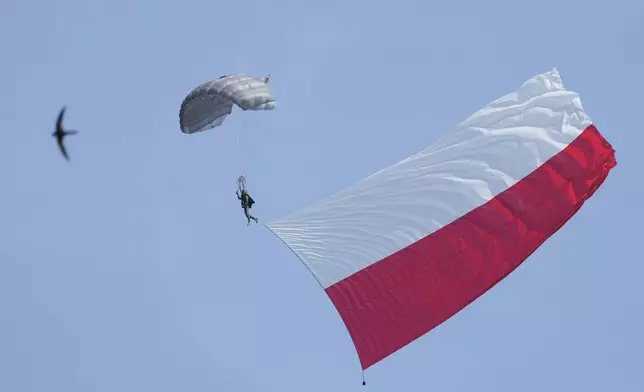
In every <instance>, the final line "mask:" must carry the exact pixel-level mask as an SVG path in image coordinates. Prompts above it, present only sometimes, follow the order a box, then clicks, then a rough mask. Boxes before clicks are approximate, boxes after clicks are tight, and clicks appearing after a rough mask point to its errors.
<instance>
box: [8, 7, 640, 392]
mask: <svg viewBox="0 0 644 392" xmlns="http://www.w3.org/2000/svg"><path fill="white" fill-rule="evenodd" d="M447 4H448V2H439V3H437V2H429V1H407V0H400V1H397V2H393V3H392V2H375V1H366V0H360V1H352V2H346V3H344V2H342V1H326V2H310V4H309V3H307V2H303V1H295V0H292V1H273V2H260V1H245V2H233V1H230V2H213V1H204V0H186V1H182V2H179V1H176V2H169V1H165V2H161V1H151V0H148V1H119V0H112V1H109V2H108V1H86V0H73V1H72V0H57V1H44V0H38V1H24V2H19V1H16V0H5V1H4V2H3V3H2V12H1V13H0V44H1V47H2V57H1V58H2V62H1V63H0V64H1V65H0V66H1V67H2V72H0V87H1V91H0V125H1V127H2V130H3V142H2V143H0V175H1V177H0V178H1V179H2V187H1V188H0V189H1V191H2V193H1V194H2V198H1V199H0V200H2V204H0V391H7V392H23V391H25V392H27V391H29V392H30V391H34V392H36V391H38V392H40V391H45V390H46V391H49V392H55V391H65V392H76V391H78V392H80V391H83V392H86V391H106V392H107V391H109V392H112V391H116V390H118V391H122V392H129V391H137V392H139V391H155V392H165V391H259V390H261V391H280V392H285V391H302V390H306V391H358V390H366V389H364V388H363V387H362V386H361V385H360V384H361V373H360V366H359V362H358V359H357V356H356V354H355V350H354V348H353V345H352V342H351V340H350V338H349V335H348V333H347V331H346V329H345V328H344V325H343V324H342V321H341V319H340V318H339V316H338V314H337V312H336V311H335V309H334V308H333V306H332V304H331V302H330V301H329V300H328V298H327V297H326V295H325V294H324V292H323V291H322V290H321V289H320V287H319V286H318V285H317V283H316V282H315V279H314V278H313V276H311V275H310V274H309V272H308V271H307V270H306V268H305V267H304V266H303V265H302V264H301V263H299V261H298V260H297V259H296V258H295V257H294V256H293V255H292V254H291V253H290V252H289V251H288V249H287V248H286V247H284V246H283V245H282V244H281V243H280V242H279V240H278V239H276V238H275V237H273V236H272V235H271V234H270V232H269V231H268V230H266V229H264V228H262V227H261V226H251V227H250V228H248V227H246V222H245V218H244V216H243V212H242V210H241V209H240V208H239V204H238V201H237V199H236V197H235V194H234V191H235V179H236V178H237V176H238V175H239V170H238V169H237V167H236V162H237V160H236V155H235V151H236V139H235V135H236V133H235V132H241V134H242V138H241V165H242V167H243V168H244V170H245V174H246V176H247V178H248V182H249V187H250V189H251V191H252V194H253V197H254V198H255V200H256V201H257V204H256V205H255V208H254V211H255V212H256V213H257V215H258V216H259V218H260V220H261V221H269V220H271V219H275V218H278V217H280V216H282V215H283V214H286V213H288V212H291V211H294V210H296V209H298V208H300V207H303V206H305V205H308V204H310V203H313V202H315V201H317V200H319V199H321V198H323V197H325V196H327V195H330V194H332V193H335V192H337V191H339V190H341V189H343V188H345V187H346V186H349V185H350V184H352V183H354V182H356V181H358V180H359V179H361V178H363V177H365V176H367V175H369V174H371V173H373V172H374V171H377V170H379V169H381V168H383V167H386V166H388V165H390V164H392V163H394V162H396V161H398V160H400V159H402V158H404V157H406V156H408V155H410V154H412V153H415V152H417V151H419V150H421V149H423V148H424V147H425V146H427V145H428V144H430V143H432V142H433V141H434V140H436V139H437V138H438V137H440V136H441V135H442V134H443V133H445V132H447V131H448V130H450V129H451V128H452V127H453V126H454V125H456V124H457V123H458V122H460V121H461V120H463V119H464V118H466V117H467V116H469V115H470V114H471V113H472V112H474V111H475V110H477V109H478V108H480V107H481V106H483V105H485V104H486V103H488V102H489V101H491V100H493V99H496V98H497V97H499V96H501V95H503V94H505V93H507V92H509V91H512V90H513V89H515V88H517V87H518V86H519V85H520V84H521V83H523V82H524V81H525V80H526V79H528V78H530V77H532V76H534V75H535V74H537V73H541V72H545V71H548V70H549V69H551V68H552V67H557V68H558V69H559V71H560V72H561V76H562V78H563V80H564V83H565V85H566V87H567V88H569V89H571V90H574V91H576V92H578V93H579V94H580V95H581V98H582V102H583V104H584V107H585V109H586V110H587V112H588V113H589V115H590V116H591V118H592V119H593V120H594V122H595V124H596V125H597V126H598V128H599V129H600V131H601V132H602V134H603V135H604V136H605V137H606V138H607V139H608V140H609V141H610V142H611V143H612V144H613V146H614V147H615V148H616V150H617V160H618V166H617V167H616V168H615V169H614V170H613V172H612V173H611V174H610V176H609V178H608V180H607V181H606V182H605V183H604V186H603V187H602V188H601V189H600V190H599V191H598V192H597V193H596V194H595V196H594V197H593V198H592V199H591V200H590V201H589V202H588V203H587V204H586V205H585V206H584V207H583V208H582V210H581V211H580V212H579V213H578V215H576V216H575V217H574V218H573V219H572V220H571V221H570V222H569V223H568V224H567V225H566V226H564V228H563V229H562V230H560V231H559V232H558V233H557V234H556V235H555V236H554V237H552V238H551V239H550V240H549V241H548V242H547V243H546V244H545V245H544V246H543V247H541V248H540V249H539V250H538V251H537V252H536V253H534V254H533V255H532V257H531V258H530V259H528V261H527V262H526V263H524V264H523V266H521V267H520V268H519V269H518V270H516V271H515V272H514V273H513V274H512V275H510V276H509V277H508V278H507V279H505V280H504V281H503V282H501V283H500V284H499V285H497V286H496V287H495V288H493V289H492V290H491V291H489V292H488V293H487V294H486V295H484V296H483V297H481V298H479V300H477V301H476V302H474V303H473V304H472V305H471V306H469V307H467V308H466V309H465V310H463V311H462V312H460V313H459V314H457V315H456V316H454V317H453V318H451V319H450V320H448V321H447V322H446V323H444V324H442V325H441V326H439V327H438V328H436V329H435V330H434V331H432V332H430V333H429V334H427V335H425V336H424V337H422V338H421V339H419V340H417V341H416V342H414V343H413V344H411V345H409V346H407V347H406V348H404V349H402V350H400V351H399V352H398V353H396V354H394V355H392V356H390V357H389V358H387V359H385V360H384V361H382V362H380V363H379V364H376V365H375V366H374V367H372V368H370V369H368V370H367V372H366V378H367V382H368V384H367V388H368V390H371V391H393V390H396V391H397V390H400V391H427V390H440V391H494V392H504V391H511V392H515V391H522V392H529V391H535V392H542V391H544V390H550V391H553V390H554V391H569V390H580V391H582V390H583V391H588V392H590V391H602V392H604V391H610V390H613V391H620V392H630V391H642V390H644V376H642V373H641V368H642V351H643V349H644V337H642V333H641V331H643V330H644V316H643V313H642V309H644V292H643V289H642V288H641V287H642V286H641V278H640V276H641V275H642V273H644V267H643V264H642V262H641V261H642V256H641V250H640V246H639V244H640V243H641V237H640V233H641V225H640V222H641V221H642V219H643V218H644V214H643V211H642V206H641V205H642V204H641V200H642V198H643V197H644V186H642V184H641V178H642V176H641V167H642V163H641V153H638V150H639V145H640V144H642V143H643V142H644V137H643V136H642V133H641V131H640V130H639V126H640V120H638V118H639V116H640V112H641V104H642V97H641V94H640V91H642V90H643V89H644V77H643V76H642V73H641V70H642V69H643V68H644V54H643V53H644V52H643V51H642V42H643V41H644V25H643V24H642V23H641V21H642V20H643V17H644V3H641V2H636V1H612V2H609V3H607V2H596V3H594V4H595V5H593V4H591V2H588V1H568V2H565V3H563V2H559V1H554V0H553V1H541V2H532V3H520V2H516V1H485V2H474V1H470V2H458V3H457V2H454V3H452V4H451V5H447ZM232 72H243V73H247V74H252V75H256V76H263V75H265V74H267V73H269V72H270V73H271V75H272V79H271V85H272V87H273V89H274V91H275V93H276V95H277V97H278V100H279V101H278V105H279V106H278V109H277V110H275V111H273V112H270V113H266V112H264V113H250V114H249V115H246V114H247V113H243V114H242V113H239V112H237V113H234V115H233V116H231V117H229V118H228V119H227V120H226V124H225V126H224V127H222V128H219V129H218V130H217V131H214V132H209V133H207V134H200V135H192V136H188V135H184V134H182V133H181V132H180V130H179V125H178V110H179V105H180V104H181V101H182V99H183V97H184V96H185V95H186V94H187V93H188V92H189V91H190V90H191V89H192V88H193V87H195V86H196V85H198V84H200V83H202V82H204V81H207V80H210V79H214V78H216V77H218V76H220V75H222V74H227V73H232ZM63 105H68V111H67V117H66V124H67V126H68V127H70V128H74V129H78V130H79V131H80V134H79V135H77V136H75V137H72V138H69V139H68V142H67V145H68V150H69V153H70V155H71V162H70V163H67V162H65V161H64V160H63V159H62V157H61V156H60V154H59V152H58V150H57V148H56V146H55V142H54V140H52V138H51V136H50V134H51V132H52V130H53V128H52V127H53V124H54V121H55V118H56V115H57V112H58V110H59V109H60V107H61V106H63Z"/></svg>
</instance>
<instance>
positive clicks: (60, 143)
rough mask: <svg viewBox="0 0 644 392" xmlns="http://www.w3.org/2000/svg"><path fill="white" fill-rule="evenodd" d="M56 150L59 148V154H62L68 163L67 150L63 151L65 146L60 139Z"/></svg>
mask: <svg viewBox="0 0 644 392" xmlns="http://www.w3.org/2000/svg"><path fill="white" fill-rule="evenodd" d="M58 148H60V152H61V153H62V154H63V156H64V157H65V159H67V160H68V161H69V156H68V155H67V150H66V149H65V145H64V144H63V140H62V139H59V140H58Z"/></svg>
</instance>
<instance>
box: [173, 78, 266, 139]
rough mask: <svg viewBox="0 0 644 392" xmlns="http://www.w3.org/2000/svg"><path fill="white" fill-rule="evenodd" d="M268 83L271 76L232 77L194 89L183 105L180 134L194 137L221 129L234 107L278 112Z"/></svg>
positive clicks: (180, 113)
mask: <svg viewBox="0 0 644 392" xmlns="http://www.w3.org/2000/svg"><path fill="white" fill-rule="evenodd" d="M268 80H269V76H266V77H265V78H263V79H258V78H254V77H251V76H247V75H244V74H233V75H228V76H221V77H220V78H218V79H216V80H213V81H210V82H207V83H204V84H202V85H199V86H197V87H195V88H194V89H193V90H192V91H191V92H190V94H188V96H186V97H185V99H184V100H183V102H182V103H181V109H180V111H179V124H180V126H181V131H182V132H183V133H187V134H192V133H196V132H203V131H206V130H208V129H211V128H215V127H218V126H220V125H221V124H222V123H223V122H224V120H225V119H226V117H228V115H230V114H231V113H232V111H233V105H236V106H238V107H239V108H240V109H242V110H273V109H275V107H276V103H275V97H274V96H273V92H272V91H271V89H270V88H269V87H268Z"/></svg>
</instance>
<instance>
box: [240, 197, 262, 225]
mask: <svg viewBox="0 0 644 392" xmlns="http://www.w3.org/2000/svg"><path fill="white" fill-rule="evenodd" d="M235 193H236V194H237V199H239V200H241V206H242V208H243V209H244V215H246V219H248V224H247V225H246V226H249V225H250V220H251V219H252V220H254V221H255V223H258V219H257V218H255V217H254V216H252V215H251V214H250V209H251V208H253V204H255V200H253V198H252V197H250V195H249V194H248V191H246V189H242V191H241V196H240V195H239V190H237V191H235Z"/></svg>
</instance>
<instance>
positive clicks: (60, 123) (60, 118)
mask: <svg viewBox="0 0 644 392" xmlns="http://www.w3.org/2000/svg"><path fill="white" fill-rule="evenodd" d="M65 110H66V107H65V106H63V108H62V109H60V113H58V121H56V130H57V131H58V130H62V129H63V116H64V115H65Z"/></svg>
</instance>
